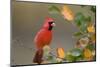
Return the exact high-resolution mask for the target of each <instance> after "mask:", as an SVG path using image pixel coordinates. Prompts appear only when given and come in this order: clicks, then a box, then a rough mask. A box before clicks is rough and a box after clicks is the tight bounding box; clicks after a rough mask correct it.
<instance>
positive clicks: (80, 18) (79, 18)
mask: <svg viewBox="0 0 100 67" xmlns="http://www.w3.org/2000/svg"><path fill="white" fill-rule="evenodd" d="M84 21H85V16H84V15H83V14H82V13H80V12H79V13H77V14H76V16H75V23H76V25H77V26H79V27H80V26H81V25H82V23H84Z"/></svg>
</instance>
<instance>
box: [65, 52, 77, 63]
mask: <svg viewBox="0 0 100 67" xmlns="http://www.w3.org/2000/svg"><path fill="white" fill-rule="evenodd" d="M66 59H67V61H68V62H74V61H75V57H74V56H72V55H71V53H70V52H67V54H66Z"/></svg>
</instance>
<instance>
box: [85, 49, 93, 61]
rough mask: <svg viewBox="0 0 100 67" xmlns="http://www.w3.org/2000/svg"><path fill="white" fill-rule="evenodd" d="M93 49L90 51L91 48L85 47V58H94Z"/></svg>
mask: <svg viewBox="0 0 100 67" xmlns="http://www.w3.org/2000/svg"><path fill="white" fill-rule="evenodd" d="M92 57H93V56H92V51H90V50H89V49H87V48H85V49H84V58H85V59H86V60H91V59H92Z"/></svg>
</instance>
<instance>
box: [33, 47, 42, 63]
mask: <svg viewBox="0 0 100 67" xmlns="http://www.w3.org/2000/svg"><path fill="white" fill-rule="evenodd" d="M42 57H43V49H38V50H37V51H36V53H35V56H34V58H33V62H34V63H38V64H41V62H42Z"/></svg>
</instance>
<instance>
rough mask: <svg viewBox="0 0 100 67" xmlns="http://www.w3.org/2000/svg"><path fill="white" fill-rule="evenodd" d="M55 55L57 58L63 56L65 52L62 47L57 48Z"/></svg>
mask: <svg viewBox="0 0 100 67" xmlns="http://www.w3.org/2000/svg"><path fill="white" fill-rule="evenodd" d="M57 57H59V58H64V57H65V52H64V49H63V48H57Z"/></svg>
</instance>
